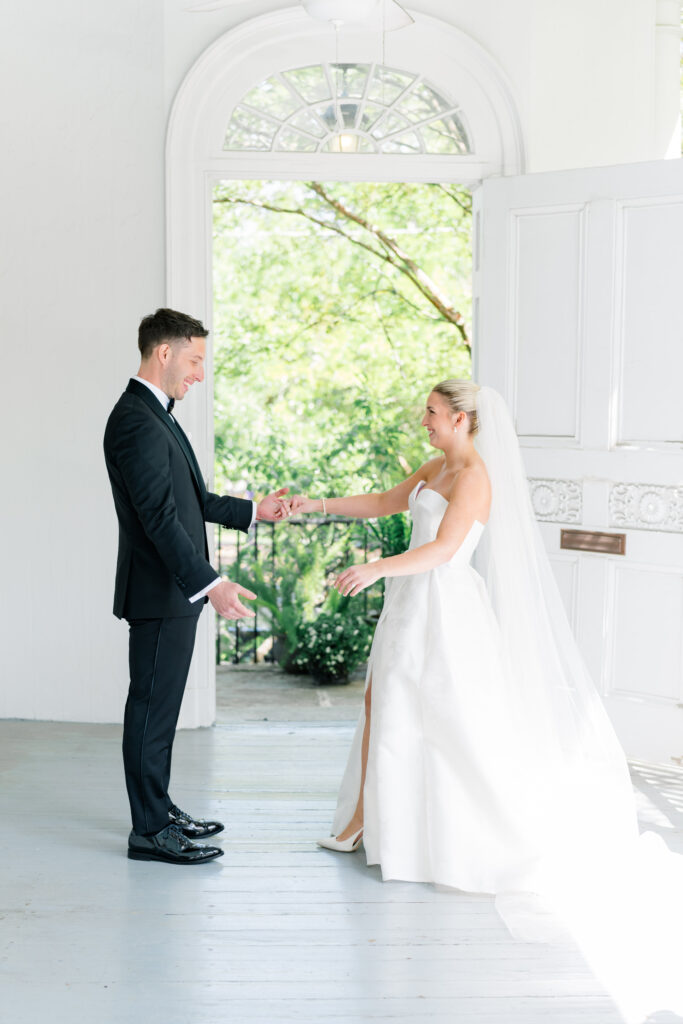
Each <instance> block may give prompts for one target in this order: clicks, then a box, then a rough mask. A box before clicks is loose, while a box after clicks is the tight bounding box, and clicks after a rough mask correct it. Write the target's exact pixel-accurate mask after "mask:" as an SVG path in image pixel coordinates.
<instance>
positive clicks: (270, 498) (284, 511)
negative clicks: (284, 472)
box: [256, 487, 292, 523]
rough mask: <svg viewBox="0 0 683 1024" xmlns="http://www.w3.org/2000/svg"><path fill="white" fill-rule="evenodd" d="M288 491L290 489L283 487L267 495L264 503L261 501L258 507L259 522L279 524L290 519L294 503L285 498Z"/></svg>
mask: <svg viewBox="0 0 683 1024" xmlns="http://www.w3.org/2000/svg"><path fill="white" fill-rule="evenodd" d="M288 491H289V487H281V488H280V490H279V491H274V492H273V494H267V495H266V496H265V498H263V500H262V501H259V503H258V505H257V506H256V518H257V520H261V521H265V522H267V523H279V522H281V520H283V519H288V518H289V517H290V515H291V514H292V503H291V501H289V500H288V499H286V498H284V497H283V495H285V494H287V493H288Z"/></svg>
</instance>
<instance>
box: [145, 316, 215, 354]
mask: <svg viewBox="0 0 683 1024" xmlns="http://www.w3.org/2000/svg"><path fill="white" fill-rule="evenodd" d="M208 333H209V332H208V331H207V330H206V329H205V327H204V324H203V323H202V322H201V320H195V319H194V317H191V316H188V315H187V314H186V313H178V312H177V311H176V310H175V309H158V310H157V311H156V313H150V314H149V316H145V317H143V318H142V321H141V322H140V328H139V330H138V348H139V349H140V355H141V356H142V358H143V359H147V358H148V357H149V356H151V354H152V352H153V351H154V349H155V348H156V347H157V345H165V344H169V345H172V344H173V342H174V341H175V342H177V341H184V342H185V343H187V342H188V341H189V340H190V338H205V337H206V336H207V334H208Z"/></svg>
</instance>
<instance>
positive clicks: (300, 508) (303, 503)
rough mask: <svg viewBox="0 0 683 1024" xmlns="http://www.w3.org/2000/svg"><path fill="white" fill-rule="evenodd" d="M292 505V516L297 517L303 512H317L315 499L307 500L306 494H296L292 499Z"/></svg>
mask: <svg viewBox="0 0 683 1024" xmlns="http://www.w3.org/2000/svg"><path fill="white" fill-rule="evenodd" d="M290 503H291V513H290V514H291V515H293V516H295V515H297V514H299V513H303V512H315V511H316V508H315V504H316V503H315V500H314V499H313V498H307V497H306V495H305V494H294V495H293V496H292V497H291V498H290Z"/></svg>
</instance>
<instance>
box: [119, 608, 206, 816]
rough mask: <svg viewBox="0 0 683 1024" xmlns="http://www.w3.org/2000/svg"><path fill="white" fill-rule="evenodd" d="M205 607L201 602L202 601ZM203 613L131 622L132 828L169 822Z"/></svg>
mask: <svg viewBox="0 0 683 1024" xmlns="http://www.w3.org/2000/svg"><path fill="white" fill-rule="evenodd" d="M198 603H199V607H200V609H201V607H202V602H201V601H200V602H198ZM198 618H199V615H198V614H197V615H188V616H185V617H182V618H170V619H131V620H130V622H129V626H130V636H129V648H128V653H129V664H130V689H129V691H128V700H127V701H126V711H125V714H124V718H123V766H124V770H125V773H126V788H127V790H128V799H129V800H130V811H131V817H132V819H133V831H134V832H136V833H137V834H138V835H153V834H154V833H155V832H159V831H160V830H161V829H162V828H165V827H166V825H168V811H169V807H170V806H171V803H172V801H171V799H170V798H169V795H168V786H169V780H170V777H171V753H172V750H173V738H174V736H175V730H176V725H177V722H178V715H179V713H180V704H181V702H182V699H183V693H184V692H185V683H186V682H187V673H188V670H189V668H190V661H191V659H192V650H193V648H194V639H195V633H196V631H197V620H198Z"/></svg>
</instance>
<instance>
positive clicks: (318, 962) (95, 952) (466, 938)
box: [0, 721, 683, 1024]
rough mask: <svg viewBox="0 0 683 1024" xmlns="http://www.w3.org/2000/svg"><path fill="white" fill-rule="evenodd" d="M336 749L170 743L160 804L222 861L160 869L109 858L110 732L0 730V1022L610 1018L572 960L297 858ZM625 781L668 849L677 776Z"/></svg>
mask: <svg viewBox="0 0 683 1024" xmlns="http://www.w3.org/2000/svg"><path fill="white" fill-rule="evenodd" d="M350 736H351V725H350V724H349V723H348V722H343V723H337V724H334V723H333V722H300V723H298V724H297V723H288V722H282V721H280V722H270V721H268V722H265V721H261V722H256V721H254V722H243V723H241V724H240V723H237V724H232V725H230V724H226V725H223V726H218V727H216V728H214V729H207V730H199V731H196V732H183V733H180V734H179V735H178V738H177V740H176V748H175V759H174V779H175V780H176V784H175V788H174V790H173V795H174V798H175V799H176V801H177V802H178V803H179V804H180V805H181V806H182V807H184V808H186V809H188V810H190V811H192V812H193V813H196V814H202V815H204V814H205V815H208V816H218V817H220V818H221V819H223V820H225V821H226V822H227V826H228V827H227V831H226V833H224V836H223V837H222V845H223V846H224V848H225V851H226V855H225V856H224V857H223V858H221V859H220V860H218V861H215V862H213V863H211V864H208V865H204V866H200V867H188V868H180V867H175V866H172V865H164V864H152V863H140V862H134V861H129V860H127V858H126V856H125V850H126V837H127V832H128V828H129V826H128V809H127V803H126V800H125V795H124V784H123V775H122V770H121V765H120V755H119V749H120V729H119V728H118V727H115V726H82V725H69V724H54V723H29V722H1V723H0V766H1V769H2V801H3V811H2V833H1V835H2V840H1V841H2V881H1V883H0V884H1V892H0V910H1V912H2V923H1V944H0V966H1V969H2V980H1V983H0V986H1V987H0V1000H1V1005H2V1007H3V1012H2V1019H3V1020H6V1021H7V1022H8V1024H9V1022H12V1024H38V1022H43V1021H49V1022H53V1024H63V1022H64V1024H65V1022H67V1021H69V1022H70V1024H71V1022H72V1021H73V1020H82V1021H87V1022H89V1024H90V1022H93V1024H123V1022H128V1021H136V1022H137V1021H144V1022H146V1024H162V1022H163V1024H190V1022H191V1024H223V1022H231V1024H233V1022H234V1024H243V1022H244V1024H246V1022H263V1024H278V1022H281V1021H304V1022H316V1024H318V1022H324V1021H327V1020H330V1021H334V1022H335V1024H351V1022H353V1024H356V1022H364V1021H382V1022H385V1024H389V1022H394V1021H397V1022H398V1021H400V1022H404V1021H411V1022H415V1024H421V1022H430V1024H431V1022H433V1024H442V1022H443V1024H445V1022H457V1024H470V1022H473V1024H474V1022H476V1024H503V1022H505V1024H537V1022H538V1024H540V1022H541V1021H544V1022H545V1024H560V1022H562V1024H612V1022H615V1024H616V1022H619V1021H620V1020H621V1019H622V1018H621V1016H620V1015H619V1013H618V1012H617V1010H616V1008H615V1006H614V1004H613V1003H612V1002H611V1000H610V998H609V997H608V996H607V995H606V994H605V993H604V991H603V990H602V989H601V986H600V984H599V983H598V981H597V980H596V979H595V978H594V977H593V976H592V975H591V973H590V971H589V969H588V968H587V966H586V965H585V963H584V962H583V961H582V959H581V956H580V955H579V953H578V952H577V951H576V950H575V949H573V948H572V947H571V946H569V945H567V946H565V947H545V946H540V945H531V944H525V943H521V942H517V941H515V940H513V939H512V938H511V937H510V936H509V934H508V933H507V931H506V929H505V928H504V926H503V924H502V923H501V921H500V919H499V918H498V916H497V914H496V912H495V910H494V908H493V903H492V900H491V899H490V898H488V897H475V896H467V895H463V894H457V893H453V892H446V891H437V890H435V889H434V888H433V887H430V886H426V885H413V884H409V883H396V882H391V883H382V882H381V881H380V878H379V874H378V871H377V870H376V869H374V868H373V869H368V868H367V867H366V866H365V859H364V855H363V854H362V853H358V854H355V855H351V856H342V855H335V854H333V853H328V852H325V851H321V850H318V849H317V848H316V847H315V844H314V840H315V838H316V837H317V836H318V835H321V834H326V833H327V831H328V825H329V822H330V819H331V813H332V809H333V805H334V796H335V792H336V787H337V784H338V781H339V777H340V772H341V769H342V766H343V763H344V760H345V755H346V750H347V747H348V743H349V741H350ZM672 779H673V782H672ZM645 785H646V787H648V786H649V787H650V790H651V791H650V792H649V793H648V794H647V795H646V796H644V797H643V806H644V807H645V808H646V816H648V815H649V823H650V825H652V824H653V823H654V824H655V825H656V824H657V821H658V820H659V819H661V820H659V824H660V825H661V827H662V829H663V830H666V829H669V830H671V828H672V825H673V826H674V827H675V829H677V830H678V831H677V834H678V835H680V826H681V814H680V808H681V792H683V785H681V772H680V769H673V770H672V773H668V772H667V771H664V773H663V776H662V777H658V776H657V775H656V774H655V775H654V776H653V775H651V776H650V778H649V779H648V780H647V781H646V783H645ZM672 792H673V794H674V796H673V797H672V796H671V794H672ZM666 793H668V796H667V795H666ZM676 805H677V806H676ZM669 812H670V813H669ZM658 815H659V819H658V818H657V816H658ZM676 816H678V817H676ZM655 1019H656V1020H657V1021H659V1020H661V1021H662V1022H663V1021H666V1020H670V1019H673V1018H670V1017H669V1016H667V1015H664V1016H661V1017H660V1015H657V1016H656V1018H655V1017H653V1018H651V1020H652V1021H654V1020H655Z"/></svg>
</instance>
